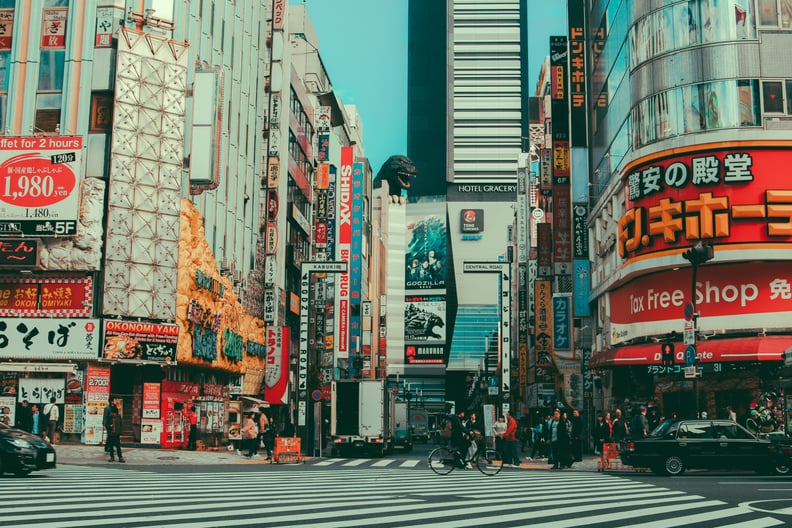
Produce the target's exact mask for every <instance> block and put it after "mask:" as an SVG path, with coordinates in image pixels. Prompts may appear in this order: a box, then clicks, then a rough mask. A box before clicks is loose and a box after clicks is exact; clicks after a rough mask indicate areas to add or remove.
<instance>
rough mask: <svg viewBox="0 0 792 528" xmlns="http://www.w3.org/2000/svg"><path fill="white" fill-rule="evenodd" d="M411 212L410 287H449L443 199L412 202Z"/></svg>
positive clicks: (407, 271)
mask: <svg viewBox="0 0 792 528" xmlns="http://www.w3.org/2000/svg"><path fill="white" fill-rule="evenodd" d="M409 211H410V213H409V214H408V216H407V256H406V269H405V276H404V280H405V288H406V289H407V290H430V289H445V283H446V256H447V251H446V220H445V208H444V207H443V204H442V202H429V203H420V202H419V203H416V204H410V205H409Z"/></svg>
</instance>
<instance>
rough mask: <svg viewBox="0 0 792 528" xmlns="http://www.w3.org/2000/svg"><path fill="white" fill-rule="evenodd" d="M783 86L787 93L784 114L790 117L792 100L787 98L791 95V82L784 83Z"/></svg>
mask: <svg viewBox="0 0 792 528" xmlns="http://www.w3.org/2000/svg"><path fill="white" fill-rule="evenodd" d="M785 84H786V93H787V102H786V112H787V114H790V115H792V98H791V97H789V94H790V93H792V81H786V82H785Z"/></svg>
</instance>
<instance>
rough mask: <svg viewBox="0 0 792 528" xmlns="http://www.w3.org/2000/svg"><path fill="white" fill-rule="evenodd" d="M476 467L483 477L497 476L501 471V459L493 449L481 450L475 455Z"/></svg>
mask: <svg viewBox="0 0 792 528" xmlns="http://www.w3.org/2000/svg"><path fill="white" fill-rule="evenodd" d="M476 467H478V469H479V471H481V472H482V473H484V474H485V475H497V474H498V473H500V471H501V469H503V458H502V457H501V455H500V453H498V452H497V451H496V450H494V449H482V450H480V451H479V452H478V453H477V454H476Z"/></svg>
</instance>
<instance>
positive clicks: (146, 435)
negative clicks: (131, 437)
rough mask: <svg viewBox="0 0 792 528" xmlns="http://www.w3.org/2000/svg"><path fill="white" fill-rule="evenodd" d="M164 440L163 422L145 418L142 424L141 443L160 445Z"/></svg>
mask: <svg viewBox="0 0 792 528" xmlns="http://www.w3.org/2000/svg"><path fill="white" fill-rule="evenodd" d="M161 438H162V420H153V419H146V418H144V419H143V420H141V422H140V443H141V444H153V445H158V444H159V443H160V439H161Z"/></svg>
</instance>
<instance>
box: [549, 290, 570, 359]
mask: <svg viewBox="0 0 792 528" xmlns="http://www.w3.org/2000/svg"><path fill="white" fill-rule="evenodd" d="M570 297H571V296H570V295H569V294H555V295H553V355H554V356H559V357H567V356H570V355H571V352H572V313H571V311H570V305H571V298H570Z"/></svg>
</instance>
